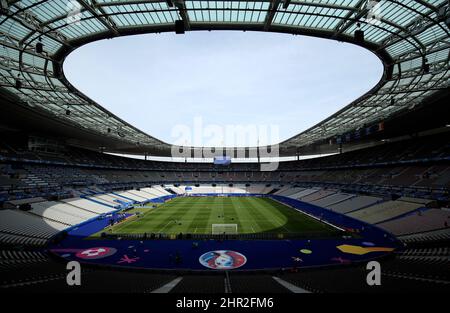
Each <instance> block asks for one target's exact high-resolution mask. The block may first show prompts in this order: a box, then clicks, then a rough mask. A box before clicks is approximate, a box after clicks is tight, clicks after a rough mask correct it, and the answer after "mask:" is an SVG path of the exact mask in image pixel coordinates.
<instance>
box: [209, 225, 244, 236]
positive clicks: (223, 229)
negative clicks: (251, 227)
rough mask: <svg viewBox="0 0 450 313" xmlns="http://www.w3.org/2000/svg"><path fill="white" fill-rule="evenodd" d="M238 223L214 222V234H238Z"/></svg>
mask: <svg viewBox="0 0 450 313" xmlns="http://www.w3.org/2000/svg"><path fill="white" fill-rule="evenodd" d="M237 228H238V227H237V224H212V234H213V235H223V234H237V233H238V230H237Z"/></svg>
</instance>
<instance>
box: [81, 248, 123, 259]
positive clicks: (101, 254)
mask: <svg viewBox="0 0 450 313" xmlns="http://www.w3.org/2000/svg"><path fill="white" fill-rule="evenodd" d="M116 252H117V249H116V248H109V247H95V248H89V249H86V250H82V251H79V252H78V253H77V254H76V255H75V256H76V257H77V258H80V259H84V260H96V259H103V258H106V257H109V256H111V255H113V254H115V253H116Z"/></svg>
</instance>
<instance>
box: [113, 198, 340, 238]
mask: <svg viewBox="0 0 450 313" xmlns="http://www.w3.org/2000/svg"><path fill="white" fill-rule="evenodd" d="M132 212H141V213H142V214H141V217H139V218H135V219H132V220H130V221H125V222H122V223H121V224H118V225H115V226H113V227H112V228H111V230H110V231H108V233H112V234H114V233H120V234H142V233H166V234H178V233H192V234H211V231H212V230H211V225H212V224H237V225H238V233H239V234H249V233H275V234H287V233H308V234H309V233H312V234H317V235H322V234H323V235H324V236H330V235H335V234H337V233H338V231H337V230H336V229H335V228H333V227H331V226H329V225H327V224H324V223H322V222H320V221H317V220H315V219H313V218H311V217H309V216H307V215H305V214H303V213H301V212H298V211H296V210H294V209H292V208H290V207H288V206H285V205H283V204H281V203H279V202H277V201H274V200H272V199H269V198H256V197H183V198H175V199H173V200H171V201H168V202H166V203H165V204H162V205H159V206H158V207H157V208H154V209H152V208H135V209H133V211H132ZM180 224H181V225H180Z"/></svg>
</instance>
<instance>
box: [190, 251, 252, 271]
mask: <svg viewBox="0 0 450 313" xmlns="http://www.w3.org/2000/svg"><path fill="white" fill-rule="evenodd" d="M199 261H200V264H201V265H203V266H205V267H208V268H210V269H214V270H232V269H235V268H238V267H241V266H243V265H244V264H245V263H247V258H246V257H245V255H243V254H241V253H239V252H236V251H230V250H216V251H209V252H206V253H205V254H202V255H201V256H200V258H199Z"/></svg>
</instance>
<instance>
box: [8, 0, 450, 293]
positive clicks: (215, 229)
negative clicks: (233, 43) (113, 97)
mask: <svg viewBox="0 0 450 313" xmlns="http://www.w3.org/2000/svg"><path fill="white" fill-rule="evenodd" d="M0 3H1V18H0V35H1V36H0V38H1V40H0V72H1V78H0V105H1V106H0V113H1V114H0V291H1V292H2V293H36V292H38V293H98V292H102V293H103V292H113V293H173V294H189V293H210V294H222V293H229V294H246V293H256V294H258V293H259V294H282V293H283V294H284V293H391V292H421V293H424V292H448V291H449V290H450V272H449V270H448V269H449V264H450V259H449V256H450V245H449V243H450V228H449V223H450V206H449V205H450V195H449V187H450V114H449V112H450V110H449V109H448V105H449V99H450V98H449V78H450V73H449V69H450V67H449V59H450V36H449V34H450V3H449V1H444V0H407V1H396V0H380V1H373V0H369V1H366V0H323V1H310V0H308V1H294V0H251V1H239V0H236V1H234V0H233V1H197V0H114V1H112V0H111V1H108V0H73V1H60V0H2V1H1V2H0ZM221 32H229V33H238V32H239V33H242V32H245V33H246V34H248V33H259V34H262V35H261V36H266V35H267V36H268V34H269V33H270V34H284V35H295V36H290V37H289V40H292V41H294V40H299V41H301V40H303V39H302V38H306V37H308V38H310V37H311V38H320V40H322V41H326V42H338V43H345V44H349V45H351V46H352V47H354V48H355V49H358V50H360V51H364V52H368V53H370V55H371V56H373V57H375V58H376V59H377V62H379V63H380V68H381V78H380V79H379V81H377V82H376V84H375V85H371V86H370V90H368V91H366V92H364V93H363V94H361V93H360V94H358V95H357V98H356V99H355V100H353V101H351V102H349V103H345V106H340V107H339V109H338V110H335V111H334V112H333V113H332V114H331V115H330V114H328V115H327V116H326V117H325V118H322V119H321V120H320V121H319V122H318V123H314V125H313V126H311V127H308V128H305V129H303V130H301V131H300V132H297V133H296V134H295V135H294V136H291V137H290V138H288V139H285V140H282V141H280V142H275V143H270V144H266V143H264V144H260V141H259V137H258V141H257V142H256V143H254V144H253V145H247V146H228V145H223V146H215V147H210V146H206V145H205V146H196V145H194V144H190V143H188V144H183V143H177V144H175V143H168V142H166V141H165V140H161V139H159V135H158V136H156V135H154V134H152V133H148V132H146V131H143V130H141V129H140V128H141V127H138V126H137V125H133V123H131V122H128V118H127V119H126V120H127V121H126V120H125V118H123V116H119V115H118V114H115V113H113V112H112V111H110V110H108V109H107V104H108V103H103V102H102V101H95V100H93V98H92V97H91V95H90V93H89V92H84V91H81V89H79V88H77V87H75V85H76V84H75V83H74V82H73V81H72V80H70V81H69V78H68V73H67V67H66V66H65V65H66V63H67V62H69V60H70V58H72V55H75V54H76V53H78V52H77V51H81V50H82V49H85V48H86V47H89V46H91V45H94V44H96V43H97V42H99V41H102V40H104V39H111V41H114V42H120V41H118V40H122V39H118V38H119V37H124V38H125V37H126V38H128V36H130V37H135V36H141V35H146V34H173V36H172V37H170V38H173V40H174V41H176V40H186V42H189V40H190V38H192V37H188V36H189V34H192V33H199V34H200V35H202V36H214V34H216V33H221ZM142 38H144V37H142ZM180 38H184V39H180ZM205 38H212V37H205ZM286 38H288V37H286ZM171 40H172V39H171ZM267 42H269V45H270V40H268V41H266V44H267ZM305 49H306V48H305ZM212 57H214V55H212ZM105 58H106V56H105ZM124 58H126V56H124ZM160 58H162V57H160ZM331 58H332V55H331ZM100 61H101V60H96V62H100ZM335 61H336V62H337V63H339V62H341V60H335ZM351 61H352V60H350V62H351ZM161 62H162V61H161ZM271 62H272V61H271V60H268V61H267V64H262V65H261V66H260V68H261V73H263V74H261V75H263V76H264V70H265V69H266V66H269V65H270V64H269V63H271ZM342 62H343V61H342ZM175 67H176V66H175ZM133 70H134V71H138V70H139V69H137V68H136V69H132V71H133ZM319 70H320V71H321V72H320V75H323V76H327V75H329V74H327V73H328V72H327V68H318V69H317V71H319ZM81 71H82V74H83V71H84V70H81ZM280 71H281V72H283V71H288V68H282V69H280ZM258 73H259V72H258ZM308 74H309V75H311V76H312V73H308ZM90 75H91V74H88V73H87V72H86V74H84V76H82V79H85V80H88V78H89V76H90ZM124 75H125V74H124ZM186 76H188V75H186V73H182V71H180V73H178V74H177V75H176V78H174V79H173V84H172V85H171V86H167V90H168V91H169V90H172V91H173V90H174V88H175V87H176V86H178V83H181V81H184V82H185V83H187V84H189V78H186ZM268 77H269V76H268ZM103 78H104V80H105V81H108V79H111V77H102V79H103ZM307 78H310V77H309V76H307ZM283 79H284V77H283V76H281V80H283ZM111 80H112V79H111ZM335 80H336V81H335V83H336V84H337V83H338V80H339V78H336V79H335ZM359 80H360V79H353V80H351V83H350V84H349V86H348V88H351V85H352V84H354V83H355V84H356V83H358V81H359ZM363 80H364V79H363ZM179 81H180V82H179ZM287 81H288V78H287V77H286V82H287ZM124 84H125V83H124ZM191 84H193V83H191ZM99 86H100V83H99ZM99 86H94V87H95V88H100V87H99ZM174 86H175V87H174ZM208 86H210V85H208ZM108 88H109V89H111V92H112V90H113V89H114V87H111V86H109V87H108ZM217 88H219V84H217ZM301 88H302V85H301V84H298V89H301ZM322 88H323V89H322V90H323V92H321V93H325V94H326V93H327V90H328V88H330V87H322ZM149 89H150V88H149ZM149 92H150V91H149ZM151 92H154V91H153V90H152V91H151ZM180 92H181V91H180ZM233 92H236V93H237V90H233V89H228V90H226V93H228V94H233ZM268 92H270V90H269V91H268ZM342 92H343V93H344V91H342ZM174 93H175V91H174ZM280 99H284V98H281V97H280ZM186 101H188V100H186ZM280 101H283V100H280ZM189 103H191V102H189ZM149 105H151V106H152V109H154V110H155V111H154V112H158V110H160V109H162V108H161V107H163V105H160V106H159V107H158V103H154V102H153V103H151V104H149ZM179 105H180V106H181V104H179ZM277 105H278V104H277ZM277 105H275V107H276V108H277ZM143 107H144V104H142V110H144V108H143ZM194 109H195V106H194V105H192V110H194ZM213 109H214V110H218V108H213ZM202 110H204V111H206V110H208V109H207V108H201V109H200V113H199V114H201V111H202ZM308 110H318V105H313V104H312V105H311V106H310V107H309V108H308ZM142 112H144V111H142ZM142 114H144V113H142ZM152 114H154V115H152V116H151V118H152V119H153V120H154V121H152V123H155V124H156V123H158V122H161V123H165V124H171V123H172V122H171V115H170V114H157V113H152ZM137 115H139V114H137ZM274 115H276V118H279V120H280V121H284V119H288V117H289V118H293V119H294V121H295V120H296V119H297V116H296V115H295V114H293V113H292V112H289V111H287V110H283V109H282V107H281V106H280V107H279V108H278V109H277V110H276V114H274ZM257 116H258V112H254V114H251V115H249V116H246V118H247V120H250V122H252V120H253V119H255V118H256V117H257ZM274 119H275V116H274ZM298 119H300V117H298ZM156 120H159V121H156ZM281 124H283V122H282V123H281ZM77 270H79V271H78V272H77ZM80 271H81V272H80Z"/></svg>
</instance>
